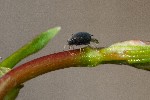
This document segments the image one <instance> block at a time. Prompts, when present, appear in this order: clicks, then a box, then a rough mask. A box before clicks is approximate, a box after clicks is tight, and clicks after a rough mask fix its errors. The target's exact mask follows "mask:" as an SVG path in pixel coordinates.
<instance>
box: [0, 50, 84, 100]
mask: <svg viewBox="0 0 150 100" xmlns="http://www.w3.org/2000/svg"><path fill="white" fill-rule="evenodd" d="M80 54H81V53H80V50H71V51H65V52H60V53H55V54H50V55H47V56H44V57H41V58H37V59H35V60H32V61H30V62H27V63H25V64H23V65H20V66H18V67H16V68H14V69H12V70H11V71H10V72H8V73H7V74H5V75H4V76H3V77H1V78H0V100H2V99H3V98H4V96H5V95H6V94H7V92H8V91H10V90H11V89H12V88H13V87H16V86H17V85H19V84H21V83H24V82H26V81H27V80H30V79H32V78H34V77H36V76H38V75H41V74H44V73H47V72H50V71H54V70H57V69H63V68H67V67H71V66H79V65H80V60H79V59H80Z"/></svg>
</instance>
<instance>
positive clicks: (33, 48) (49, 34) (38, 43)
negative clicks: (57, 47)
mask: <svg viewBox="0 0 150 100" xmlns="http://www.w3.org/2000/svg"><path fill="white" fill-rule="evenodd" d="M59 30H60V27H55V28H52V29H49V30H48V31H46V32H42V33H41V34H40V35H38V36H37V37H36V38H35V39H33V40H32V41H31V42H29V43H27V44H26V45H24V46H23V47H21V48H20V49H19V50H17V51H16V52H14V53H13V54H12V55H10V56H9V57H8V58H6V59H5V60H4V61H2V62H1V63H0V67H8V68H13V67H14V66H15V65H16V64H17V63H18V62H20V61H21V60H22V59H23V58H25V57H27V56H29V55H31V54H33V53H36V52H38V51H39V50H41V49H42V48H43V47H44V46H45V45H46V44H47V43H48V42H49V40H51V39H52V38H53V37H54V36H55V35H56V34H57V33H58V32H59Z"/></svg>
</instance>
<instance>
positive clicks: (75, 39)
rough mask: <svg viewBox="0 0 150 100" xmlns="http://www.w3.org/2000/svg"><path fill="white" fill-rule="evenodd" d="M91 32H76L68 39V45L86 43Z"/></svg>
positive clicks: (88, 41)
mask: <svg viewBox="0 0 150 100" xmlns="http://www.w3.org/2000/svg"><path fill="white" fill-rule="evenodd" d="M91 36H93V35H91V34H89V33H87V32H78V33H75V34H73V35H72V37H71V39H69V40H68V45H88V44H90V41H91Z"/></svg>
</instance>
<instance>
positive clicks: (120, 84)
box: [0, 0, 150, 100]
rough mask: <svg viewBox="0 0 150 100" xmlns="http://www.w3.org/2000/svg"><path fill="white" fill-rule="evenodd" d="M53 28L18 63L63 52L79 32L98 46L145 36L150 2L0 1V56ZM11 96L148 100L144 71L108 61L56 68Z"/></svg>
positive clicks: (149, 33)
mask: <svg viewBox="0 0 150 100" xmlns="http://www.w3.org/2000/svg"><path fill="white" fill-rule="evenodd" d="M55 26H61V27H62V30H61V32H60V33H59V34H58V35H57V36H56V37H55V38H54V39H53V40H52V41H51V42H50V43H49V44H48V45H47V46H46V47H45V48H44V49H43V50H42V51H40V52H39V53H37V54H34V55H32V56H30V57H28V58H26V59H24V60H23V61H22V62H20V63H19V64H22V63H25V62H27V61H29V60H32V59H34V58H37V57H40V56H44V55H47V54H50V53H56V52H60V51H63V50H64V45H66V43H67V42H66V41H67V39H68V38H70V36H71V34H73V33H75V32H79V31H86V32H89V33H91V34H93V35H94V37H95V38H97V39H98V40H99V42H100V43H99V45H98V47H103V46H109V45H111V44H113V43H116V42H119V41H125V40H131V39H139V40H145V41H146V40H150V0H0V56H1V57H3V59H5V58H6V57H7V56H9V55H10V54H12V53H13V52H14V51H15V50H17V49H18V48H20V47H21V46H22V45H24V44H25V43H27V42H28V41H30V40H31V39H32V38H33V37H35V36H36V35H37V34H39V33H40V32H42V31H46V30H47V29H49V28H52V27H55ZM19 64H18V65H19ZM17 100H150V72H148V71H144V70H140V69H135V68H132V67H130V66H125V65H122V66H121V65H112V64H108V65H100V66H97V67H95V68H74V67H72V68H68V69H62V70H57V71H54V72H50V73H47V74H44V75H42V76H39V77H37V78H34V79H32V80H30V81H28V82H26V83H25V87H24V88H23V89H22V90H21V92H20V94H19V96H18V98H17Z"/></svg>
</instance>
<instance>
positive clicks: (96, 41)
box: [91, 38, 99, 44]
mask: <svg viewBox="0 0 150 100" xmlns="http://www.w3.org/2000/svg"><path fill="white" fill-rule="evenodd" d="M91 42H94V43H96V44H98V43H99V42H98V40H97V39H95V38H91Z"/></svg>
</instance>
